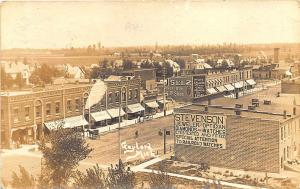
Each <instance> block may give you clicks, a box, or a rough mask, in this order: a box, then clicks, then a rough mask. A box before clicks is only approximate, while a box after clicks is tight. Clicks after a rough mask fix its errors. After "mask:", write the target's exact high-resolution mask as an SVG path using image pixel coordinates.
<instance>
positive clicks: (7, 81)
mask: <svg viewBox="0 0 300 189" xmlns="http://www.w3.org/2000/svg"><path fill="white" fill-rule="evenodd" d="M0 84H1V89H2V90H4V89H9V88H11V87H12V86H13V84H14V79H13V78H12V77H11V75H9V74H7V73H6V72H5V70H4V68H2V67H1V82H0Z"/></svg>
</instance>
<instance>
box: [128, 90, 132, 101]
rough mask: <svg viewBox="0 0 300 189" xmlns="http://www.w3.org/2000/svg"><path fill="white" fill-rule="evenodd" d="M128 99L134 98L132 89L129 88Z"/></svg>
mask: <svg viewBox="0 0 300 189" xmlns="http://www.w3.org/2000/svg"><path fill="white" fill-rule="evenodd" d="M128 99H129V100H131V99H132V90H129V94H128Z"/></svg>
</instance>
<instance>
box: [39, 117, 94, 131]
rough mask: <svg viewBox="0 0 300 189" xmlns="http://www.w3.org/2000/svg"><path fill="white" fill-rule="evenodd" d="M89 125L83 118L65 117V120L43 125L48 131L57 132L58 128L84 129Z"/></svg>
mask: <svg viewBox="0 0 300 189" xmlns="http://www.w3.org/2000/svg"><path fill="white" fill-rule="evenodd" d="M88 124H89V123H88V122H87V121H86V120H85V118H84V117H83V116H74V117H67V118H65V119H60V120H54V121H49V122H46V123H44V125H45V126H46V128H47V129H48V130H49V131H52V130H57V129H58V128H63V129H70V128H77V127H78V129H79V128H84V127H85V126H87V125H88Z"/></svg>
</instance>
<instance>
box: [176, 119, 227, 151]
mask: <svg viewBox="0 0 300 189" xmlns="http://www.w3.org/2000/svg"><path fill="white" fill-rule="evenodd" d="M174 120H175V143H176V144H183V145H194V146H201V147H208V148H219V149H226V116H224V115H210V114H187V113H176V114H175V115H174Z"/></svg>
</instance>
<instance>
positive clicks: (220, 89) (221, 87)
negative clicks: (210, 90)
mask: <svg viewBox="0 0 300 189" xmlns="http://www.w3.org/2000/svg"><path fill="white" fill-rule="evenodd" d="M216 88H217V90H218V91H219V92H224V91H227V89H226V88H225V87H224V86H223V85H222V86H219V87H216Z"/></svg>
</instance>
